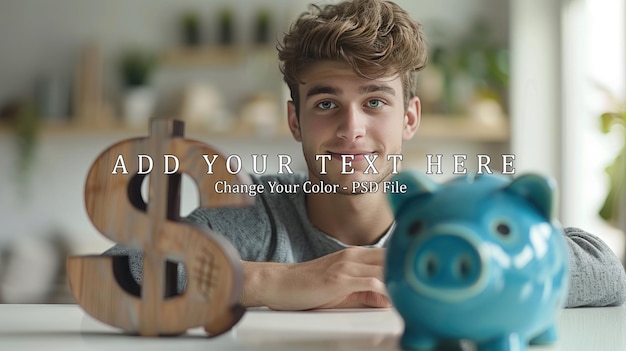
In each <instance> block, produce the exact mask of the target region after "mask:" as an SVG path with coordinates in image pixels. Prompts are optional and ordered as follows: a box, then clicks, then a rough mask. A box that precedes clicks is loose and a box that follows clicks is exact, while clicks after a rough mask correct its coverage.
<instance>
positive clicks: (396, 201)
mask: <svg viewBox="0 0 626 351" xmlns="http://www.w3.org/2000/svg"><path fill="white" fill-rule="evenodd" d="M391 181H392V182H395V181H398V183H400V184H405V185H406V192H405V193H393V192H390V193H387V199H388V200H389V204H390V205H391V209H392V211H393V213H394V215H395V214H397V213H398V209H400V208H401V207H402V205H403V204H404V203H405V202H406V201H407V200H409V199H411V198H413V197H414V196H417V195H421V194H426V193H434V192H435V191H436V190H437V189H438V188H439V184H437V183H436V182H435V181H433V180H432V179H430V178H428V177H427V176H426V175H424V174H422V173H419V172H415V171H403V172H400V173H398V174H396V175H395V176H393V178H391Z"/></svg>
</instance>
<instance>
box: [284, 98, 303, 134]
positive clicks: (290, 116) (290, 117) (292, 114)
mask: <svg viewBox="0 0 626 351" xmlns="http://www.w3.org/2000/svg"><path fill="white" fill-rule="evenodd" d="M287 123H288V124H289V130H290V131H291V135H293V138H294V139H296V141H302V134H300V120H299V119H298V115H297V114H296V105H294V103H293V101H287Z"/></svg>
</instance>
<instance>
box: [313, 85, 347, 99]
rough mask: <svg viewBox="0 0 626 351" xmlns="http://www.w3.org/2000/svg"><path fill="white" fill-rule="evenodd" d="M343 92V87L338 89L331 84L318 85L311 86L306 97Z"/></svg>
mask: <svg viewBox="0 0 626 351" xmlns="http://www.w3.org/2000/svg"><path fill="white" fill-rule="evenodd" d="M341 93H342V91H341V89H337V88H335V87H331V86H329V85H318V86H314V87H313V88H311V89H310V90H309V91H307V93H306V97H307V98H308V97H311V96H314V95H320V94H330V95H340V94H341Z"/></svg>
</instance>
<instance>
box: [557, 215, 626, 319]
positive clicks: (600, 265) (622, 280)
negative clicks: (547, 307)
mask: <svg viewBox="0 0 626 351" xmlns="http://www.w3.org/2000/svg"><path fill="white" fill-rule="evenodd" d="M565 240H566V242H567V247H568V252H569V263H570V287H569V296H568V298H567V304H566V306H565V307H583V306H588V307H592V306H593V307H599V306H616V305H621V304H623V303H624V301H625V300H626V274H625V272H624V266H623V265H622V263H621V262H620V260H619V259H618V258H617V256H616V255H615V253H614V252H613V251H612V250H611V249H610V248H609V247H608V246H607V245H606V244H605V243H604V242H603V241H602V240H600V239H599V238H598V237H596V236H594V235H592V234H589V233H587V232H585V231H583V230H581V229H578V228H571V227H570V228H565Z"/></svg>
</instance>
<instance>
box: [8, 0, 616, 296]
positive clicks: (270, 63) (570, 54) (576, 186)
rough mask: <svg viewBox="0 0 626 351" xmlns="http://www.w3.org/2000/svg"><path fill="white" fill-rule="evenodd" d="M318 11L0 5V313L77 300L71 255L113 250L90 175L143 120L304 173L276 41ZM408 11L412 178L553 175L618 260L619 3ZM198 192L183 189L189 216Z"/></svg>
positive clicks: (144, 126)
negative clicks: (90, 207) (461, 163)
mask: <svg viewBox="0 0 626 351" xmlns="http://www.w3.org/2000/svg"><path fill="white" fill-rule="evenodd" d="M310 2H311V1H308V0H307V1H305V0H291V1H282V0H232V1H223V0H211V1H207V0H163V1H154V0H108V1H100V0H0V302H4V303H13V302H68V301H71V299H70V297H69V296H68V294H67V287H66V285H65V277H64V259H65V256H66V255H67V254H81V255H82V254H92V253H100V252H102V251H104V250H106V249H107V248H108V247H110V246H111V245H113V243H112V242H110V241H109V240H108V239H106V238H104V237H103V236H102V235H100V234H99V233H98V232H97V231H96V230H95V229H94V227H93V225H92V224H91V222H90V220H89V218H88V216H87V213H86V211H85V207H84V202H83V186H84V182H85V178H86V175H87V172H88V170H89V168H90V166H91V164H92V162H93V161H94V160H95V159H96V157H97V156H98V155H99V154H100V153H101V152H102V151H104V149H106V148H107V147H109V146H110V145H111V144H113V143H114V142H117V141H120V140H123V139H126V138H129V137H136V136H145V135H147V133H148V119H149V118H150V117H153V116H158V117H165V118H178V119H181V120H184V121H185V122H186V131H187V132H186V134H187V135H188V136H189V137H190V138H196V139H200V140H202V141H205V142H207V143H209V144H211V145H213V146H215V147H217V148H218V149H220V150H221V151H222V152H223V153H224V154H226V155H230V154H237V155H240V156H241V157H242V159H243V161H244V168H245V169H247V170H248V171H250V170H251V169H252V168H251V158H250V157H248V156H249V155H250V154H252V153H257V154H268V155H269V160H268V161H269V162H268V169H269V170H270V172H271V171H272V170H274V171H275V170H276V169H277V168H276V165H277V159H276V157H273V156H274V155H277V154H289V155H291V156H292V159H293V161H292V167H293V168H294V169H295V170H304V168H305V164H304V161H303V160H302V156H301V151H300V145H299V144H298V143H296V142H295V141H293V140H292V138H291V137H290V136H289V135H288V130H287V128H286V118H285V116H286V112H285V106H286V100H287V96H288V92H287V90H286V87H285V85H284V84H283V82H282V78H281V75H280V72H279V70H278V61H277V55H276V50H275V45H276V43H277V40H280V38H281V37H282V33H284V32H285V31H286V30H287V28H288V26H289V23H290V22H291V21H292V20H294V19H295V18H296V17H297V16H298V15H299V14H300V13H301V12H302V11H304V10H305V9H306V7H307V5H308V4H309V3H310ZM317 3H318V4H324V2H317ZM397 3H398V4H400V5H401V6H403V7H404V8H405V9H407V10H408V11H409V12H410V13H411V14H412V15H413V16H414V17H415V18H416V19H417V20H419V21H420V22H421V23H422V24H423V25H424V27H425V31H426V34H427V37H428V40H429V50H430V64H429V67H428V68H427V69H426V70H425V71H424V72H422V73H420V76H419V77H420V78H419V79H420V83H419V91H418V94H419V95H420V97H421V99H422V104H423V110H422V113H423V116H422V122H421V126H420V130H419V132H418V134H417V136H416V137H415V139H414V140H413V141H411V142H409V143H408V144H407V145H406V148H405V152H404V157H405V161H404V167H409V168H416V169H420V170H422V171H426V160H427V158H426V157H427V156H426V155H428V154H431V155H437V154H441V155H443V156H442V169H441V171H442V174H433V175H432V176H433V178H435V179H437V180H442V181H443V180H445V179H447V178H449V177H452V176H453V174H452V173H453V171H454V159H453V158H452V155H455V154H462V155H467V160H466V161H465V165H466V168H467V170H468V171H470V172H471V171H476V170H477V169H476V162H477V160H476V155H479V154H480V155H489V156H490V157H491V162H490V168H491V169H492V170H493V171H494V172H498V171H501V170H502V155H505V154H513V155H515V160H514V168H515V171H516V174H520V173H524V172H540V173H542V174H546V175H549V176H552V177H554V178H555V179H556V180H557V182H558V184H559V193H558V195H559V202H560V204H559V218H560V220H561V222H562V223H563V224H565V225H567V226H577V227H581V228H584V229H586V230H588V231H591V232H593V233H594V234H596V235H598V236H600V237H601V238H602V239H604V240H605V241H606V242H607V243H608V244H609V245H610V247H611V248H612V249H613V250H614V251H615V253H616V254H617V255H619V256H620V257H623V254H624V242H625V240H624V234H623V230H622V229H621V228H624V225H623V224H620V223H623V222H624V221H623V219H622V218H621V216H619V213H620V212H624V211H623V210H622V211H620V210H619V209H620V208H623V206H622V207H620V204H619V203H620V201H623V200H622V199H624V196H622V195H621V192H622V190H621V189H622V188H621V180H622V174H623V173H624V172H623V170H622V171H620V170H619V168H620V167H622V164H626V163H624V162H617V163H615V165H614V167H613V168H609V172H607V170H606V167H608V166H609V165H611V164H612V162H613V161H614V160H618V161H619V160H621V157H622V156H621V155H622V153H621V148H622V145H623V141H624V130H623V125H624V117H625V115H624V111H625V110H624V98H625V97H626V93H625V91H624V81H625V79H626V72H625V70H624V62H626V61H625V54H624V47H625V41H624V37H625V35H624V34H625V33H626V26H625V21H624V17H625V15H626V9H625V6H624V2H623V1H622V0H605V1H601V2H600V1H594V0H439V1H426V0H423V1H419V0H418V1H415V0H397ZM435 157H436V156H435ZM127 162H128V161H127ZM616 169H617V170H616ZM433 170H436V169H433ZM611 172H612V173H611ZM196 192H197V189H196V188H195V186H194V184H193V183H192V182H191V181H188V180H187V179H185V180H184V182H183V203H182V208H181V213H182V214H183V215H185V214H187V213H189V212H190V211H191V210H193V209H194V208H195V207H196V206H197V195H196ZM607 198H608V199H609V201H605V199H607Z"/></svg>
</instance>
